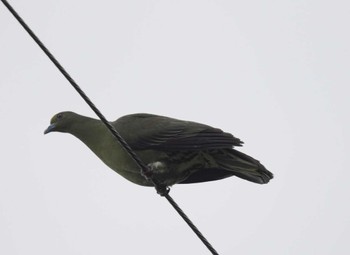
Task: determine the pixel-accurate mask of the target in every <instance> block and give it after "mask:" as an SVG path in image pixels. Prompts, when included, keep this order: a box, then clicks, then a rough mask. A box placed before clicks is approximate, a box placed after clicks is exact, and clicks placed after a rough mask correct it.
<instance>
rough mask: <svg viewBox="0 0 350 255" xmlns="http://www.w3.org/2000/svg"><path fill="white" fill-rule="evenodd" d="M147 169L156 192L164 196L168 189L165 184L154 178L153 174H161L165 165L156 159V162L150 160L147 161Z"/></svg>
mask: <svg viewBox="0 0 350 255" xmlns="http://www.w3.org/2000/svg"><path fill="white" fill-rule="evenodd" d="M147 166H148V169H149V170H150V171H149V172H150V180H151V181H152V182H153V184H154V187H155V188H156V190H157V193H158V194H159V195H161V196H162V197H163V196H166V195H167V194H168V193H169V191H170V189H169V187H168V186H167V185H165V184H163V183H161V182H160V181H159V180H157V178H155V174H156V175H157V174H161V173H164V172H165V171H166V169H165V165H164V164H163V163H162V162H159V161H156V162H152V163H149V164H148V165H147Z"/></svg>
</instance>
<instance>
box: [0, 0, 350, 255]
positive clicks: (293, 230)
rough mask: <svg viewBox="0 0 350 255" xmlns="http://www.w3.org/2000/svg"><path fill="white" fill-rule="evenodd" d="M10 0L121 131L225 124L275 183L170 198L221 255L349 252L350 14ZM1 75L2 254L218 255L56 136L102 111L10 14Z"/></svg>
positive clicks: (321, 7) (346, 8)
mask: <svg viewBox="0 0 350 255" xmlns="http://www.w3.org/2000/svg"><path fill="white" fill-rule="evenodd" d="M10 2H11V3H12V5H13V6H14V7H15V8H16V10H17V11H18V12H19V13H20V14H21V15H22V17H23V18H24V19H25V21H26V22H27V23H28V24H29V25H30V26H31V27H32V29H33V30H34V31H35V32H36V33H37V35H38V36H39V37H40V38H41V40H42V41H43V42H44V43H45V44H46V46H47V47H48V48H49V49H50V50H51V51H52V53H53V54H54V55H55V56H56V57H57V58H58V60H59V61H60V62H61V63H62V64H63V66H64V67H65V68H66V69H67V70H68V72H69V73H70V74H71V75H72V76H73V78H74V79H75V80H76V81H77V82H78V83H79V84H80V85H81V87H82V88H83V89H84V90H85V91H86V93H87V94H88V95H89V96H90V98H91V99H92V100H93V101H94V102H95V104H96V105H97V106H98V107H99V108H100V110H101V111H102V112H103V113H104V114H105V115H106V117H107V118H108V119H110V120H115V119H116V118H118V117H120V116H122V115H125V114H129V113H135V112H148V113H155V114H161V115H166V116H172V117H176V118H180V119H186V120H193V121H197V122H203V123H206V124H209V125H212V126H215V127H219V128H221V129H223V130H225V131H227V132H231V133H232V134H234V135H235V136H237V137H239V138H240V139H242V140H243V141H244V142H245V145H244V147H243V148H242V149H240V150H241V151H243V152H245V153H248V154H249V155H251V156H253V157H255V158H257V159H259V160H260V161H261V162H262V163H263V164H264V165H265V166H266V167H267V168H268V169H269V170H270V171H272V172H273V173H274V174H275V179H273V180H272V181H271V182H270V183H269V184H268V185H262V186H261V185H257V184H253V183H249V182H247V181H244V180H241V179H239V178H229V179H226V180H222V181H218V182H212V183H206V184H197V185H182V186H181V185H178V186H174V187H173V188H172V191H171V195H172V196H173V198H174V199H175V200H176V201H177V202H178V203H179V204H180V205H181V207H182V208H183V209H184V210H185V212H186V213H187V214H188V215H189V216H190V218H191V219H192V220H193V221H194V222H195V223H196V225H197V226H198V227H199V228H200V230H201V231H202V232H203V233H204V235H206V237H207V238H208V239H209V240H210V242H211V243H212V244H213V245H214V247H215V248H216V249H217V250H218V252H219V253H220V254H318V255H323V254H349V246H348V242H349V237H350V217H349V215H350V205H349V194H350V188H349V177H350V174H349V169H348V166H347V161H348V156H349V148H348V145H349V142H350V141H349V140H350V139H349V129H350V124H349V108H350V104H349V83H350V76H349V67H350V63H349V59H350V51H349V45H350V36H349V24H350V16H349V12H350V4H349V2H348V1H337V0H336V1H311V0H306V1H305V0H303V1H294V0H293V1H270V0H267V1H209V0H202V1H199V0H198V1H194V0H186V1H158V0H153V1H136V0H133V1H81V0H70V1H68V0H61V1H52V0H45V1H44V0H31V1H24V0H12V1H10ZM0 74H1V75H0V89H1V90H0V114H1V125H0V130H1V132H0V141H1V143H0V152H1V155H2V156H1V161H0V254H9V255H14V254H36V255H39V254H52V255H55V254H65V255H70V254H72V255H73V254H74V255H76V254H84V255H88V254H91V255H92V254H106V255H109V254H111V255H112V254H169V255H170V254H209V252H208V251H207V250H206V248H205V247H204V246H203V245H202V243H200V241H199V240H198V239H197V237H196V236H195V235H194V234H193V233H192V232H191V231H190V229H189V228H188V227H187V226H186V225H185V223H184V222H183V221H182V220H181V218H180V217H179V216H178V215H177V214H176V213H175V211H174V210H173V209H172V208H171V206H170V205H169V204H168V203H167V201H166V200H165V199H162V198H160V197H159V196H158V195H156V193H155V191H154V190H153V189H152V188H145V187H140V186H136V185H134V184H132V183H130V182H128V181H126V180H125V179H123V178H122V177H121V176H119V175H118V174H116V173H115V172H113V171H112V170H110V169H109V168H107V167H106V166H105V165H103V163H102V162H100V160H99V159H98V158H97V157H95V156H94V155H93V154H92V152H90V151H89V150H88V148H86V147H85V146H84V145H83V144H82V143H81V142H80V141H78V140H77V139H75V138H74V137H72V136H69V135H65V134H56V133H55V134H50V135H47V136H44V135H43V131H44V129H45V128H46V127H47V125H48V124H49V120H50V118H51V117H52V115H53V114H55V113H57V112H59V111H62V110H72V111H75V112H78V113H80V114H84V115H88V116H92V117H94V114H93V113H92V111H91V110H90V109H89V108H88V106H87V105H86V104H85V103H84V102H83V100H82V99H81V98H80V97H79V96H78V94H77V93H76V92H75V91H74V90H73V89H72V88H71V86H70V85H69V84H68V82H67V81H66V80H65V79H64V78H63V76H62V75H61V74H60V73H59V72H58V71H57V70H56V68H55V67H54V66H53V64H52V63H51V62H50V61H49V60H48V59H47V57H46V56H45V55H44V54H43V53H42V52H41V50H40V49H39V47H38V46H37V45H35V44H34V42H33V40H32V39H31V38H30V37H29V36H28V35H27V33H26V32H25V31H24V30H23V29H22V28H21V27H20V25H19V24H18V22H17V21H16V20H15V19H14V18H13V17H12V15H10V13H9V12H8V11H7V9H5V7H4V6H3V5H2V4H1V6H0Z"/></svg>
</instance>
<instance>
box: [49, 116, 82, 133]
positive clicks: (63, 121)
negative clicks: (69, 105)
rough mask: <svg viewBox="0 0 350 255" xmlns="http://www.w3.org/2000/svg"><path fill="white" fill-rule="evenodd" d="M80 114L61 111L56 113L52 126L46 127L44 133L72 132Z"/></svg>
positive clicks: (51, 122)
mask: <svg viewBox="0 0 350 255" xmlns="http://www.w3.org/2000/svg"><path fill="white" fill-rule="evenodd" d="M77 116H78V114H76V113H74V112H60V113H57V114H55V115H54V116H53V117H52V118H51V121H50V126H48V127H47V129H45V131H44V134H45V135H46V134H48V133H50V132H64V133H66V132H70V130H71V127H72V124H73V123H74V122H75V119H76V118H77Z"/></svg>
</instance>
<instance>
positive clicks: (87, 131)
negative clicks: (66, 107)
mask: <svg viewBox="0 0 350 255" xmlns="http://www.w3.org/2000/svg"><path fill="white" fill-rule="evenodd" d="M110 124H111V125H112V126H113V127H114V128H115V129H116V130H117V132H118V133H119V134H120V135H121V136H122V137H123V139H124V140H125V141H126V143H127V144H128V145H129V146H130V147H131V149H132V150H133V151H134V152H135V153H136V155H137V156H138V157H139V158H140V159H141V160H142V162H143V163H144V164H145V165H147V167H148V168H149V169H150V171H151V172H152V178H153V179H156V180H157V183H159V184H160V185H163V186H166V187H170V186H172V185H175V184H191V183H202V182H209V181H216V180H220V179H224V178H227V177H231V176H236V177H239V178H241V179H244V180H247V181H250V182H253V183H258V184H266V183H268V182H269V181H270V180H271V179H272V178H273V174H272V173H271V172H270V171H268V170H267V169H266V168H265V167H264V166H263V165H262V164H261V163H260V162H259V161H258V160H256V159H254V158H253V157H251V156H248V155H246V154H244V153H243V152H240V151H238V150H236V149H235V148H234V147H240V146H242V144H243V142H242V141H241V140H240V139H239V138H236V137H234V136H233V135H232V134H230V133H227V132H224V131H222V130H221V129H219V128H214V127H211V126H209V125H205V124H201V123H197V122H193V121H185V120H179V119H175V118H171V117H165V116H160V115H155V114H148V113H135V114H129V115H125V116H122V117H120V118H118V119H117V120H116V121H114V122H110ZM52 132H61V133H69V134H71V135H73V136H75V137H76V138H78V139H79V140H81V141H82V142H83V143H84V144H85V145H86V146H87V147H88V148H90V150H91V151H92V152H93V153H94V154H95V155H96V156H97V157H98V158H100V160H102V161H103V162H104V163H105V164H106V165H107V166H108V167H109V168H111V169H112V170H114V171H115V172H117V173H118V174H120V175H121V176H123V177H124V178H125V179H127V180H129V181H131V182H132V183H135V184H138V185H141V186H154V182H152V180H150V179H148V178H145V177H144V176H143V175H142V174H141V172H140V167H139V165H138V164H137V163H136V162H135V161H134V160H133V159H132V158H131V157H130V156H129V154H128V153H127V152H126V150H125V149H124V147H123V146H122V145H121V144H120V143H119V142H118V141H117V140H116V139H115V137H114V136H113V135H112V133H111V132H110V131H109V130H108V129H107V127H106V126H105V124H104V123H103V122H102V121H101V120H98V119H94V118H90V117H87V116H83V115H79V114H77V113H74V112H71V111H64V112H59V113H57V114H55V115H54V116H53V117H52V118H51V121H50V125H49V126H48V128H47V129H46V130H45V131H44V134H48V133H52Z"/></svg>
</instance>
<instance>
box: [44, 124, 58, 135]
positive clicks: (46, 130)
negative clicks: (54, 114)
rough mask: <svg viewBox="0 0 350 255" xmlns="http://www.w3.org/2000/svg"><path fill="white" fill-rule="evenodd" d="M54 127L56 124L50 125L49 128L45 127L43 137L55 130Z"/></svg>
mask: <svg viewBox="0 0 350 255" xmlns="http://www.w3.org/2000/svg"><path fill="white" fill-rule="evenodd" d="M55 127H56V123H52V124H51V125H50V126H48V127H47V129H45V131H44V135H46V134H47V133H50V132H51V131H53V130H54V129H55Z"/></svg>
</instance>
